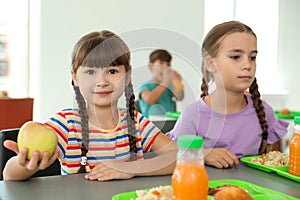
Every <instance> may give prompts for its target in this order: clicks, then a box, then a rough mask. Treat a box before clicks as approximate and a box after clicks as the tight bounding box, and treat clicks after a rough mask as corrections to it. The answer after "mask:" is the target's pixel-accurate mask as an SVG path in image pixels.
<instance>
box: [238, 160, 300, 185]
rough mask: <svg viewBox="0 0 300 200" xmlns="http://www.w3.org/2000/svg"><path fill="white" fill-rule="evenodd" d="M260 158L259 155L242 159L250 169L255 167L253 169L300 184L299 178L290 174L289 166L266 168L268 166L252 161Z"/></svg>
mask: <svg viewBox="0 0 300 200" xmlns="http://www.w3.org/2000/svg"><path fill="white" fill-rule="evenodd" d="M258 157H260V156H259V155H258V156H246V157H243V158H241V161H242V162H244V163H246V164H247V165H248V166H249V167H253V168H256V169H259V170H262V171H265V172H276V173H277V174H278V175H280V176H283V177H285V178H289V179H292V180H294V181H297V182H300V177H299V176H294V175H292V174H289V173H288V169H289V166H288V165H285V166H266V165H262V164H259V163H255V162H252V161H251V159H252V158H258Z"/></svg>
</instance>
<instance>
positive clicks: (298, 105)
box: [278, 0, 300, 110]
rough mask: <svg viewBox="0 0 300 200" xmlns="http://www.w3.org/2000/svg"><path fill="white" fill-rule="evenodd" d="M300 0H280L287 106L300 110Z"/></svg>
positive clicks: (281, 58) (281, 61)
mask: <svg viewBox="0 0 300 200" xmlns="http://www.w3.org/2000/svg"><path fill="white" fill-rule="evenodd" d="M299 9H300V1H299V0H280V5H279V27H280V31H279V45H278V48H279V51H278V62H279V69H280V73H281V75H282V79H283V84H284V87H285V88H286V89H287V90H288V96H287V98H286V105H287V107H289V108H291V109H294V110H300V84H299V77H300V64H299V53H300V50H299V47H300V37H299V36H300V26H299V18H300V12H299Z"/></svg>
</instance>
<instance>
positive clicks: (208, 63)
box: [204, 56, 217, 73]
mask: <svg viewBox="0 0 300 200" xmlns="http://www.w3.org/2000/svg"><path fill="white" fill-rule="evenodd" d="M204 64H205V68H206V70H207V71H209V72H210V73H214V72H216V71H217V68H216V66H215V63H214V61H213V59H212V57H211V56H206V57H205V58H204Z"/></svg>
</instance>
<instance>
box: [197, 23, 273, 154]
mask: <svg viewBox="0 0 300 200" xmlns="http://www.w3.org/2000/svg"><path fill="white" fill-rule="evenodd" d="M236 32H241V33H242V32H243V33H249V34H252V35H253V36H254V37H255V38H256V34H255V33H254V32H253V31H252V29H251V28H250V27H249V26H247V25H245V24H243V23H241V22H239V21H229V22H224V23H221V24H218V25H216V26H214V27H213V28H212V29H211V30H210V31H209V32H208V33H207V35H206V37H205V38H204V40H203V43H202V67H201V71H202V75H203V78H202V84H201V90H202V94H201V98H202V97H205V96H207V95H208V83H209V82H210V81H213V76H212V74H210V72H209V71H207V70H206V68H205V66H204V60H205V57H206V56H208V55H209V56H211V57H215V56H216V55H217V53H218V51H219V48H220V45H221V42H222V41H223V40H224V38H225V37H226V36H228V35H230V34H232V33H236ZM249 92H250V94H251V98H252V100H253V106H254V108H255V111H256V114H257V117H258V119H259V123H260V126H261V129H262V131H263V133H262V135H263V139H262V143H261V147H260V150H259V153H263V152H265V151H266V147H267V138H268V124H267V121H266V113H265V109H264V106H263V104H262V101H261V99H260V93H259V91H258V84H257V81H256V78H255V79H254V81H253V83H252V84H251V86H250V87H249Z"/></svg>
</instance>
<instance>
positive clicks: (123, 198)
mask: <svg viewBox="0 0 300 200" xmlns="http://www.w3.org/2000/svg"><path fill="white" fill-rule="evenodd" d="M228 184H230V185H235V186H238V187H240V188H243V189H244V190H246V191H247V192H248V193H249V194H250V195H251V196H252V197H253V198H254V200H274V199H275V200H276V199H278V200H283V199H284V200H296V199H297V198H295V197H292V196H289V195H286V194H283V193H280V192H277V191H274V190H271V189H268V188H265V187H262V186H259V185H256V184H253V183H250V182H246V181H240V180H233V179H226V180H211V181H209V187H210V188H215V187H218V186H222V185H228ZM135 198H136V192H135V191H132V192H124V193H120V194H116V195H114V196H113V197H112V200H134V199H135ZM208 200H213V197H212V196H208Z"/></svg>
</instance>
